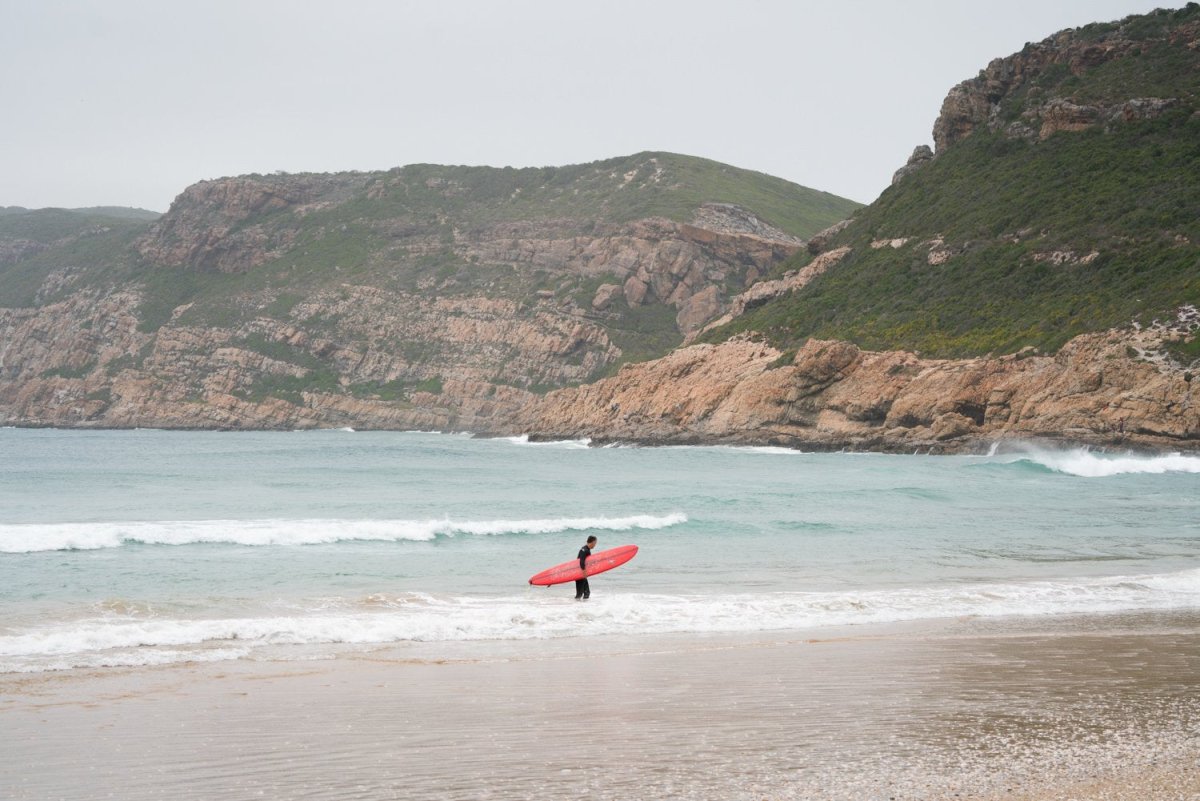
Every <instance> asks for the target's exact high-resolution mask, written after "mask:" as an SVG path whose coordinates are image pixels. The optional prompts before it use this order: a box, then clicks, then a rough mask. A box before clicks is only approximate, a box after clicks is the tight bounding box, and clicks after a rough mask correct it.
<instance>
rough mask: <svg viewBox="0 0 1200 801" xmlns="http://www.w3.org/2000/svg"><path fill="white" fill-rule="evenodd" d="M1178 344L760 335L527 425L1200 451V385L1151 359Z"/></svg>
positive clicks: (1138, 338) (632, 437) (573, 431)
mask: <svg viewBox="0 0 1200 801" xmlns="http://www.w3.org/2000/svg"><path fill="white" fill-rule="evenodd" d="M1170 335H1171V334H1169V333H1164V330H1162V329H1160V330H1157V331H1140V332H1107V333H1101V334H1089V335H1085V336H1081V337H1078V338H1076V339H1074V340H1072V341H1071V342H1069V343H1068V344H1067V345H1066V347H1064V348H1063V349H1062V350H1061V351H1060V352H1059V353H1058V354H1057V355H1055V356H1036V355H1024V354H1022V355H1015V356H1006V357H1002V358H977V359H963V360H935V359H921V358H918V357H917V356H916V355H914V354H912V353H906V352H895V351H893V352H885V353H872V352H867V351H863V350H860V349H859V348H857V347H855V346H854V345H852V344H849V343H845V342H836V341H817V340H811V341H809V342H808V343H807V344H806V345H805V346H804V347H803V348H801V349H800V350H799V351H798V352H797V353H796V354H795V356H794V358H791V357H790V354H789V355H784V354H782V353H780V352H779V351H778V350H776V349H774V348H772V347H770V346H768V345H766V344H763V343H761V342H754V341H750V340H748V339H739V340H733V341H730V342H726V343H722V344H720V345H693V346H691V347H687V348H683V349H681V350H678V351H676V352H674V353H671V354H669V355H668V356H666V357H664V358H662V359H659V360H658V361H654V362H648V363H645V364H638V365H630V366H626V367H624V368H623V369H622V370H621V372H620V374H619V375H617V376H614V377H612V378H609V379H606V380H604V381H600V382H598V383H596V384H591V385H588V386H582V387H578V388H573V389H565V390H560V391H558V392H554V393H551V394H550V395H548V396H546V397H545V398H544V399H543V400H542V401H541V402H540V404H538V405H537V406H535V407H533V408H531V409H530V410H529V411H528V412H527V413H526V416H525V418H524V419H523V420H521V426H520V427H521V429H522V430H523V431H524V432H526V433H529V434H530V436H531V437H533V438H538V439H577V438H584V437H590V438H592V439H593V441H596V442H613V441H626V442H638V443H644V444H687V443H730V444H744V445H764V444H772V445H785V446H790V447H800V448H805V449H829V450H836V449H843V448H845V449H854V450H876V451H897V452H912V451H914V450H920V451H922V452H935V453H951V452H978V451H982V450H984V449H986V448H987V447H988V445H989V444H990V443H993V442H995V441H997V440H1002V439H1028V438H1051V439H1055V440H1059V441H1064V442H1070V443H1075V444H1086V445H1116V446H1122V447H1129V448H1146V449H1153V450H1164V449H1176V450H1200V381H1193V380H1192V374H1191V373H1190V372H1188V371H1186V370H1184V369H1182V368H1178V367H1172V366H1169V365H1167V364H1163V363H1156V362H1154V361H1153V360H1148V359H1147V358H1146V357H1145V355H1144V354H1145V352H1146V351H1147V350H1148V349H1149V350H1152V349H1153V347H1155V346H1157V345H1160V344H1161V341H1162V339H1163V337H1164V336H1170ZM1135 342H1141V344H1142V346H1144V347H1142V348H1139V347H1135V344H1134V343H1135Z"/></svg>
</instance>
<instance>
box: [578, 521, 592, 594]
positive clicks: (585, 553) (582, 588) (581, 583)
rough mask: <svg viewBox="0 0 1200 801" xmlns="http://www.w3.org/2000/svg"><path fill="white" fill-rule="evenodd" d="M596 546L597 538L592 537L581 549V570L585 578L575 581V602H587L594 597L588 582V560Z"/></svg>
mask: <svg viewBox="0 0 1200 801" xmlns="http://www.w3.org/2000/svg"><path fill="white" fill-rule="evenodd" d="M595 545H596V537H595V535H592V536H590V537H588V538H587V543H586V544H584V546H583V547H582V548H580V549H579V569H580V570H582V571H583V578H581V579H576V580H575V600H576V601H586V600H587V599H588V598H591V597H592V588H591V587H589V586H588V580H587V560H588V557H589V556H591V555H592V548H593V547H594V546H595Z"/></svg>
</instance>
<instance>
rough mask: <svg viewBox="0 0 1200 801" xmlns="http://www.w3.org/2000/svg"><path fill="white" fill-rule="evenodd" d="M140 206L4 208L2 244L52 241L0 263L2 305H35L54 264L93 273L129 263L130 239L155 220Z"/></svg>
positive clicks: (0, 216)
mask: <svg viewBox="0 0 1200 801" xmlns="http://www.w3.org/2000/svg"><path fill="white" fill-rule="evenodd" d="M139 211H140V210H136V209H121V208H114V209H111V210H110V209H107V208H104V209H82V210H69V209H38V210H35V211H27V210H24V209H21V210H13V211H11V212H10V213H5V214H0V244H2V243H3V242H4V241H5V240H9V241H12V240H28V241H32V242H37V243H41V244H43V245H49V246H50V247H48V248H47V249H45V250H42V251H41V252H40V253H36V254H34V255H32V256H28V257H26V258H23V259H21V260H19V261H16V262H14V263H9V264H5V263H0V306H5V307H20V306H31V305H34V304H35V302H36V301H37V292H38V289H39V288H40V287H41V286H42V283H43V282H44V281H45V280H46V277H47V276H48V275H49V274H50V273H52V272H54V271H55V270H60V269H69V270H74V271H80V272H82V273H88V274H93V275H95V274H104V273H109V272H111V271H112V270H113V268H114V267H122V268H126V269H127V265H128V264H129V263H130V261H131V258H132V257H131V252H130V244H131V243H132V241H133V239H134V238H135V237H137V236H138V235H139V234H141V233H143V232H144V231H145V230H146V229H147V228H148V227H149V226H150V223H151V222H152V219H150V218H148V217H146V216H145V214H141V213H139ZM149 213H150V212H147V213H146V214H149ZM54 299H55V297H51V296H46V297H43V298H41V300H42V301H50V300H54Z"/></svg>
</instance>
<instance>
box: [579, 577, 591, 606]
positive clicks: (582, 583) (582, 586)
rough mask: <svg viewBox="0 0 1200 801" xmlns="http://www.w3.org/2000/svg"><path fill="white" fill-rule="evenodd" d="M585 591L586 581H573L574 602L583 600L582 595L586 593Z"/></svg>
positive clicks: (586, 587)
mask: <svg viewBox="0 0 1200 801" xmlns="http://www.w3.org/2000/svg"><path fill="white" fill-rule="evenodd" d="M587 589H588V585H587V579H575V600H576V601H578V600H579V599H581V598H583V597H584V593H585V592H587ZM589 594H590V593H589Z"/></svg>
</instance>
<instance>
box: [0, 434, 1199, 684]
mask: <svg viewBox="0 0 1200 801" xmlns="http://www.w3.org/2000/svg"><path fill="white" fill-rule="evenodd" d="M590 534H594V535H596V536H597V537H598V538H599V545H598V546H597V547H598V548H599V549H604V548H608V547H613V546H616V545H623V544H627V543H633V544H636V545H638V546H639V547H640V551H639V553H638V555H637V557H636V558H635V559H634V560H633V561H632V562H630V563H629V564H627V565H625V566H623V567H621V568H618V569H616V570H613V571H611V572H609V573H605V574H603V575H599V576H596V577H594V578H592V580H591V585H592V597H591V600H589V601H587V602H586V603H577V602H575V601H574V600H573V594H574V587H573V585H570V584H568V585H560V586H556V587H550V588H541V587H536V588H535V587H531V586H529V585H528V584H527V581H528V578H529V577H530V576H532V575H533V574H534V573H536V572H538V571H540V570H542V569H543V568H546V567H549V566H551V565H554V564H557V563H559V562H563V561H567V560H569V559H571V558H573V557H574V556H575V554H576V552H577V550H578V549H579V547H580V546H581V545H582V544H583V541H584V539H585V538H586V537H587V536H588V535H590ZM0 610H3V611H2V614H0V673H10V674H16V673H46V672H52V671H63V670H70V669H76V668H88V669H101V668H107V667H119V666H128V667H133V666H152V665H168V664H174V663H195V662H216V661H234V662H236V661H272V662H293V661H307V660H324V659H330V658H334V657H338V656H343V655H346V654H363V653H370V652H371V651H372V650H373V649H377V648H382V647H389V648H396V647H405V646H408V645H413V646H414V647H415V646H418V645H419V647H420V648H421V649H422V653H423V654H426V655H429V654H434V655H436V654H437V653H439V652H440V651H445V652H446V653H451V652H452V651H453V649H454V648H455V647H459V646H458V644H461V643H475V644H477V645H478V647H482V648H496V649H504V648H512V647H516V646H517V645H518V644H524V645H521V646H520V647H527V645H528V643H531V642H533V643H535V646H536V643H537V642H539V641H540V642H542V644H543V645H544V646H546V647H551V646H553V647H562V645H563V643H565V642H569V641H572V639H573V638H601V637H612V636H618V637H622V638H626V641H634V642H636V641H637V639H638V638H641V637H646V638H651V637H659V638H661V637H663V636H670V635H676V634H680V635H682V634H689V635H701V636H708V635H712V636H722V635H727V634H739V633H761V632H807V633H813V632H816V633H817V635H819V633H820V632H821V631H826V630H832V629H833V628H838V627H840V628H841V629H844V628H845V627H853V626H857V625H862V624H889V623H903V622H909V621H927V620H938V619H946V618H980V619H985V618H997V619H999V618H1006V617H1026V618H1028V617H1047V616H1083V617H1086V618H1094V619H1095V620H1096V621H1098V624H1099V625H1103V621H1104V620H1105V619H1106V616H1111V615H1119V614H1128V613H1146V612H1179V611H1195V610H1200V456H1195V455H1177V454H1176V455H1136V454H1120V453H1096V452H1088V451H1083V450H1051V449H1047V448H1045V447H1038V446H1035V445H1032V444H1026V445H1021V444H1007V445H1006V446H1005V448H1004V449H1003V450H997V451H996V452H993V453H991V454H989V455H987V456H977V457H971V456H925V455H911V456H898V455H880V454H861V453H805V452H800V451H792V450H784V449H777V448H731V447H669V448H634V447H605V448H595V447H589V446H588V443H586V442H555V443H530V442H527V441H526V440H524V439H523V438H510V439H475V438H471V437H468V436H461V435H450V434H440V433H396V432H355V431H351V430H331V431H306V432H259V433H249V432H239V433H223V432H168V431H155V430H138V431H60V430H46V429H0ZM814 636H815V635H814ZM550 641H553V643H551V642H550Z"/></svg>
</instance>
